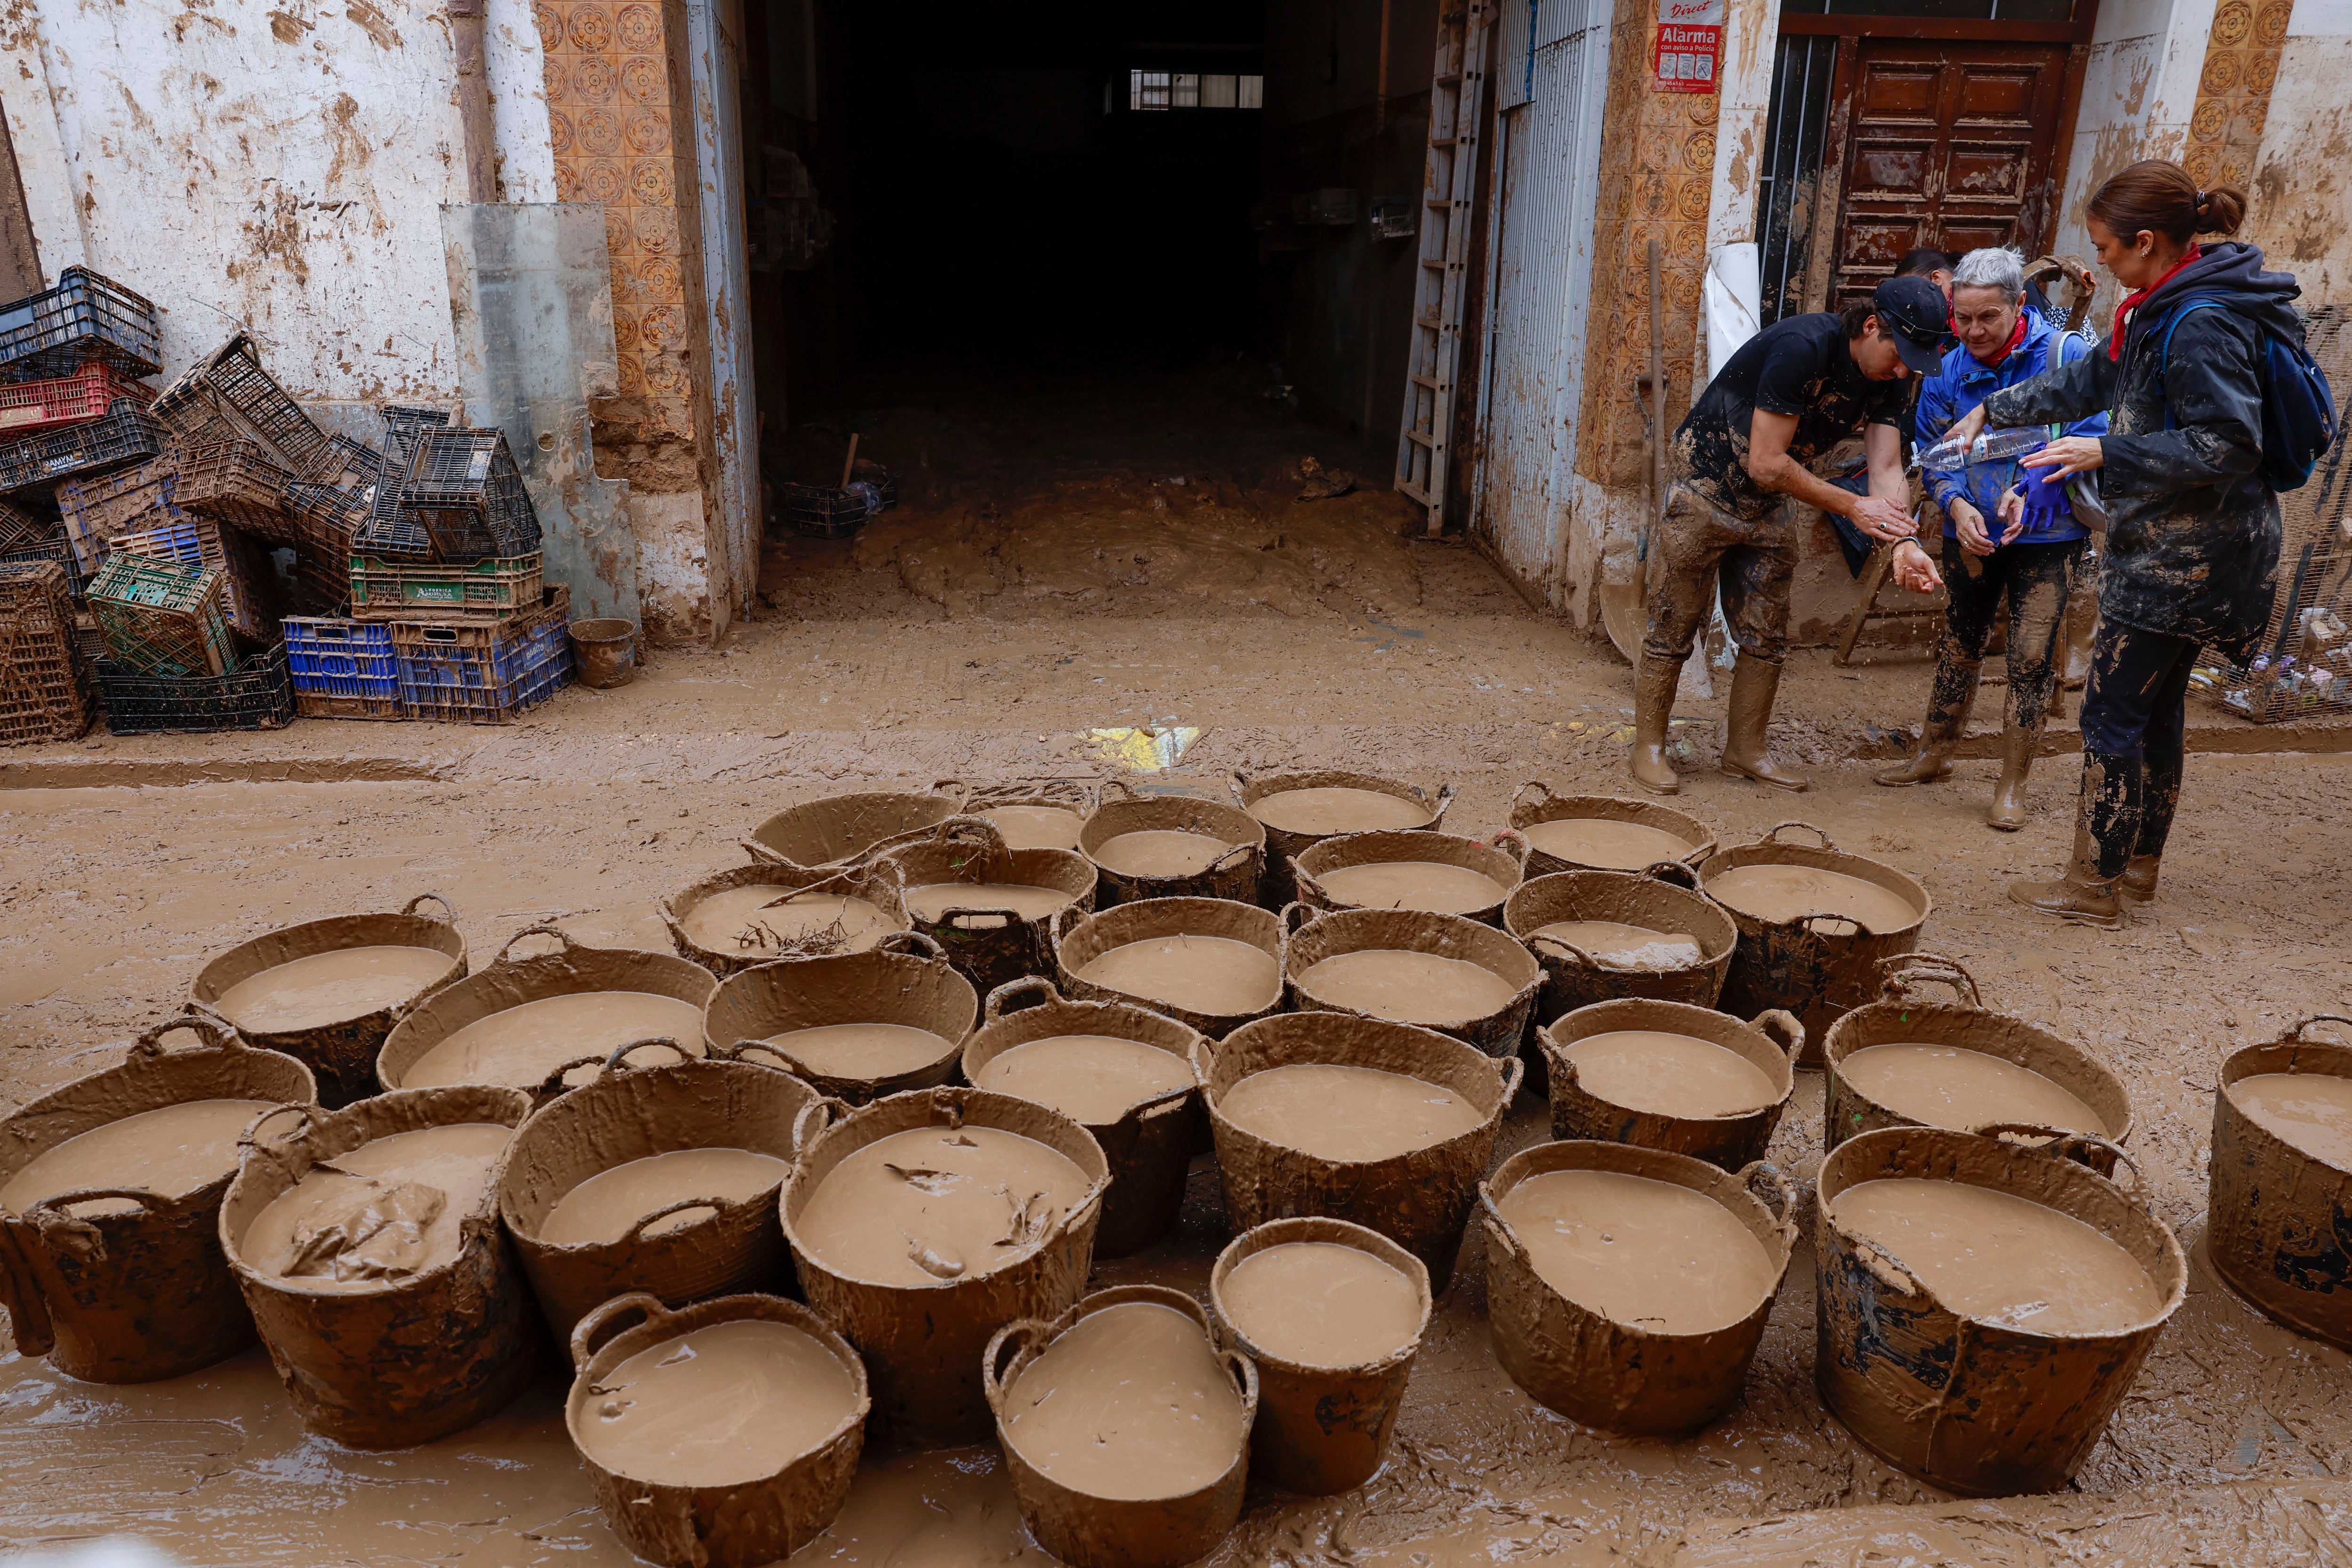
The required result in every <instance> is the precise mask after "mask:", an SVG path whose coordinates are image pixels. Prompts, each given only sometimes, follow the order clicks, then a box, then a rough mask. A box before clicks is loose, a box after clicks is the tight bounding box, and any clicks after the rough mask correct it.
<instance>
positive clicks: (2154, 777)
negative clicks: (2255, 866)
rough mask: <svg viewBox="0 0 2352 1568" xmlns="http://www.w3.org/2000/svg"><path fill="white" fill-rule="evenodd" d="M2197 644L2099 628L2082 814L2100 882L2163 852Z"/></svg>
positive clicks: (2111, 624) (2087, 701) (2087, 712)
mask: <svg viewBox="0 0 2352 1568" xmlns="http://www.w3.org/2000/svg"><path fill="white" fill-rule="evenodd" d="M2199 646H2200V645H2199V643H2198V641H2197V639H2196V638H2195V637H2173V636H2171V635H2169V634H2168V633H2165V632H2151V631H2143V630H2142V629H2140V628H2139V627H2138V626H2123V625H2119V624H2118V623H2116V622H2115V621H2112V620H2103V621H2101V622H2100V623H2099V635H2098V637H2097V640H2096V641H2095V643H2094V644H2093V645H2092V648H2091V680H2090V685H2089V686H2088V688H2087V689H2085V690H2084V694H2083V798H2082V815H2083V821H2084V826H2086V827H2088V828H2089V829H2090V833H2091V837H2092V839H2093V841H2094V842H2095V844H2096V845H2097V846H2098V856H2099V875H2100V876H2102V877H2117V876H2121V875H2122V874H2123V869H2124V867H2125V865H2126V863H2128V862H2129V861H2130V859H2131V858H2132V857H2133V856H2135V855H2161V854H2163V853H2164V841H2165V838H2166V837H2167V836H2168V835H2169V834H2170V833H2171V832H2172V814H2173V811H2174V809H2175V808H2176V807H2177V806H2178V805H2179V804H2180V773H2181V763H2182V761H2183V759H2184V758H2185V756H2186V755H2187V751H2188V747H2187V738H2188V730H2189V718H2188V708H2189V672H2190V671H2191V670H2193V669H2194V668H2196V666H2197V650H2198V647H2199Z"/></svg>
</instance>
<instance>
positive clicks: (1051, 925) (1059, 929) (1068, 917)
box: [1045, 904, 1087, 957]
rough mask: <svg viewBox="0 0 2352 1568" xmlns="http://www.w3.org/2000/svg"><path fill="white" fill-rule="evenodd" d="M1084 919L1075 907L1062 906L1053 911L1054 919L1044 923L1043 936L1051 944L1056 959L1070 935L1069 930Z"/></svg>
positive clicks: (1071, 905) (1074, 905)
mask: <svg viewBox="0 0 2352 1568" xmlns="http://www.w3.org/2000/svg"><path fill="white" fill-rule="evenodd" d="M1086 918H1087V917H1086V916H1085V915H1083V914H1081V913H1079V912H1078V906H1077V905H1076V904H1064V905H1063V906H1062V907H1061V908H1060V909H1058V910H1055V911H1054V918H1053V919H1052V920H1050V921H1046V922H1045V934H1046V936H1047V937H1048V938H1050V939H1051V940H1052V942H1053V944H1054V949H1055V956H1056V957H1058V956H1059V955H1060V951H1061V946H1062V943H1063V942H1064V941H1065V940H1066V938H1067V937H1068V936H1069V934H1070V928H1071V927H1072V926H1074V925H1076V924H1077V923H1078V922H1079V921H1082V920H1084V919H1086Z"/></svg>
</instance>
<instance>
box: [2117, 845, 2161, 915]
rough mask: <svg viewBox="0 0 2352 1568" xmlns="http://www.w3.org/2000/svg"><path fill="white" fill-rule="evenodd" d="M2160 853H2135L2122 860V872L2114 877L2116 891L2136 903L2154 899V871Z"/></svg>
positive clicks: (2149, 901) (2155, 870) (2159, 859)
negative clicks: (2124, 860)
mask: <svg viewBox="0 0 2352 1568" xmlns="http://www.w3.org/2000/svg"><path fill="white" fill-rule="evenodd" d="M2162 859H2163V857H2162V856H2160V855H2135V856H2133V857H2132V858H2130V859H2129V860H2127V861H2126V862H2124V874H2123V875H2122V876H2120V877H2118V878H2116V893H2117V894H2119V895H2121V896H2122V897H2124V898H2126V899H2129V900H2131V901H2132V902H2133V903H2136V904H2146V903H2153V902H2154V901H2155V900H2156V873H2157V867H2158V863H2159V862H2160V861H2161V860H2162Z"/></svg>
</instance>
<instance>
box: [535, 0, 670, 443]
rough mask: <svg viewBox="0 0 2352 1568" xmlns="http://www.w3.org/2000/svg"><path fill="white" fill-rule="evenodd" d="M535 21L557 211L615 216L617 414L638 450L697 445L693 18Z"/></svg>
mask: <svg viewBox="0 0 2352 1568" xmlns="http://www.w3.org/2000/svg"><path fill="white" fill-rule="evenodd" d="M532 9H533V12H534V14H535V15H536V16H537V17H538V20H539V37H540V43H541V47H542V49H543V51H544V53H545V56H546V67H547V120H548V129H549V132H550V133H551V137H552V140H553V142H554V148H555V190H556V199H557V200H559V201H566V202H596V203H601V204H602V205H603V206H604V232H605V237H606V240H607V242H608V244H609V247H610V249H611V254H612V263H613V337H614V346H615V347H616V348H617V350H618V351H619V356H620V365H619V371H620V375H619V380H620V401H621V404H622V405H623V406H622V407H621V408H620V409H616V410H612V411H611V412H614V413H617V414H620V415H622V416H623V418H624V420H625V422H627V423H632V424H635V425H636V426H637V427H638V428H637V431H636V432H635V434H636V437H637V438H638V439H641V440H662V439H676V440H680V441H688V442H690V441H692V440H693V438H694V414H693V383H692V375H691V370H690V358H689V342H690V336H691V334H690V331H689V316H688V310H689V301H690V300H691V299H692V298H693V297H694V293H693V291H692V290H690V289H688V278H689V276H690V274H691V272H692V270H693V269H694V268H698V267H699V266H700V257H699V254H698V246H697V243H696V236H697V234H698V225H697V224H696V223H695V221H694V210H693V206H692V203H693V200H694V191H695V176H694V162H693V159H694V146H693V142H692V139H691V138H690V137H689V136H688V135H687V134H685V133H684V132H683V123H682V122H683V115H682V112H681V111H682V109H683V106H684V104H685V103H686V101H687V95H686V93H685V90H684V88H685V79H684V72H683V70H682V69H681V68H680V61H679V58H678V55H679V45H680V43H681V41H682V39H683V36H684V34H683V22H684V17H683V15H682V13H680V12H678V11H677V8H676V7H675V6H674V5H664V4H661V3H659V0H537V4H536V5H534V6H533V7H532ZM681 193H683V202H681ZM604 412H605V411H604V410H601V409H600V414H602V413H604Z"/></svg>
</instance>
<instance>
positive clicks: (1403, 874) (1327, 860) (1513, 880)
mask: <svg viewBox="0 0 2352 1568" xmlns="http://www.w3.org/2000/svg"><path fill="white" fill-rule="evenodd" d="M1526 858H1527V841H1526V840H1525V839H1522V838H1521V837H1519V836H1518V835H1517V834H1516V833H1513V832H1512V831H1511V830H1510V829H1509V828H1505V829H1504V830H1503V831H1502V832H1500V833H1498V834H1496V835H1495V837H1494V838H1493V839H1492V840H1489V841H1482V840H1479V839H1476V838H1461V837H1455V836H1454V834H1451V833H1437V832H1429V831H1412V832H1393V833H1391V832H1381V833H1347V834H1334V835H1332V836H1331V837H1328V838H1320V839H1318V840H1317V841H1316V842H1315V843H1314V844H1312V845H1310V846H1309V847H1307V848H1305V849H1302V850H1300V851H1299V852H1298V853H1297V855H1295V856H1293V857H1292V858H1291V861H1290V868H1291V874H1292V879H1293V881H1294V882H1295V883H1296V885H1297V899H1298V901H1299V902H1300V903H1302V904H1305V905H1306V906H1307V908H1308V909H1311V910H1319V911H1324V912H1328V911H1331V910H1426V911H1427V912H1429V913H1431V914H1440V915H1461V916H1463V917H1465V918H1466V919H1469V920H1474V921H1477V922H1478V923H1479V924H1481V925H1490V926H1498V925H1501V924H1502V923H1503V901H1504V900H1506V899H1508V898H1509V897H1510V896H1511V891H1512V889H1515V888H1517V886H1518V885H1519V872H1520V867H1521V865H1522V863H1523V862H1524V861H1525V860H1526Z"/></svg>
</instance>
